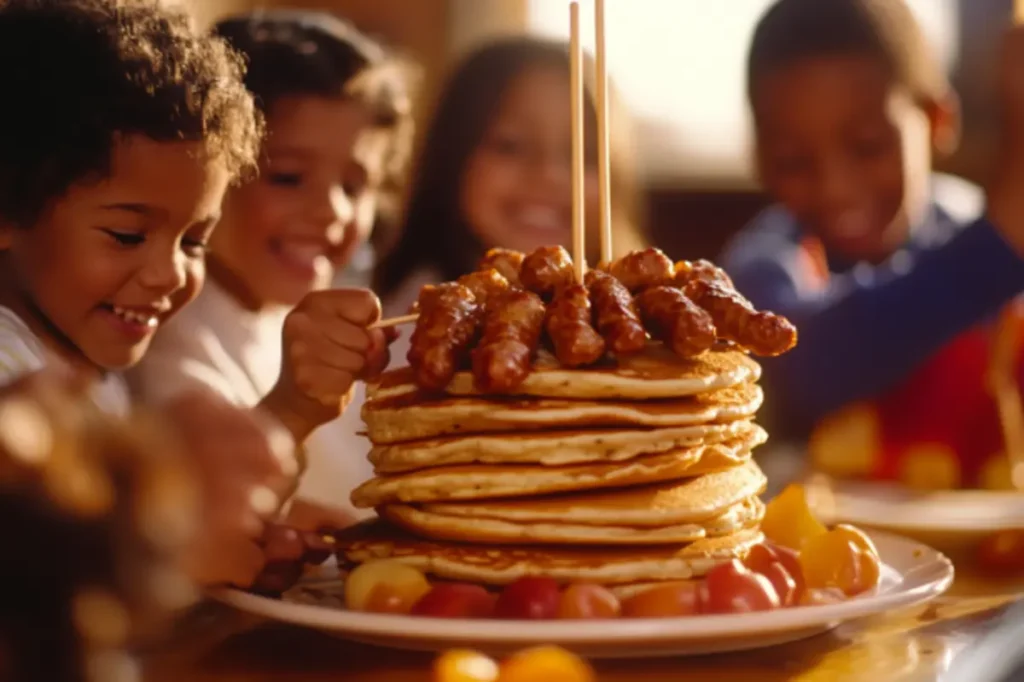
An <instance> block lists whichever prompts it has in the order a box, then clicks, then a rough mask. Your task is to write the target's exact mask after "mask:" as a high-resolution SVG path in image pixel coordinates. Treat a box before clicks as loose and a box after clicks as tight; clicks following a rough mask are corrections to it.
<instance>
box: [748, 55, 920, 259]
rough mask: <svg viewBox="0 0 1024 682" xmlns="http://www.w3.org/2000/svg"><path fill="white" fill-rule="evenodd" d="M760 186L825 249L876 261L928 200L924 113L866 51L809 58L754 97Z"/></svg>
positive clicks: (769, 79)
mask: <svg viewBox="0 0 1024 682" xmlns="http://www.w3.org/2000/svg"><path fill="white" fill-rule="evenodd" d="M753 99H754V111H755V119H756V126H757V146H758V150H757V151H758V166H759V171H760V175H761V179H762V181H763V183H764V185H765V188H766V189H767V190H768V192H769V193H770V194H771V195H772V197H773V198H774V199H776V200H777V201H779V202H781V203H782V204H784V205H785V206H786V207H787V208H788V209H789V210H790V211H791V212H792V213H793V214H794V215H795V216H796V218H797V219H798V220H799V221H800V223H801V225H802V226H803V228H804V229H806V230H808V231H810V232H812V233H814V234H816V235H817V236H818V237H820V238H821V239H822V241H823V242H825V244H826V246H827V247H828V248H829V249H830V250H834V251H835V252H837V253H839V254H841V255H843V256H845V257H847V258H850V259H853V260H866V261H870V262H878V261H880V260H883V259H885V258H886V257H888V256H889V255H890V254H892V253H893V251H895V250H897V249H898V248H899V247H900V246H901V245H902V244H903V243H904V241H905V240H906V238H907V236H908V233H909V230H910V226H911V225H913V224H914V222H915V221H917V220H919V219H920V218H921V216H922V213H923V211H924V209H925V207H926V204H927V188H928V178H929V173H930V170H931V129H930V123H929V117H928V116H927V115H926V114H925V112H924V111H923V110H922V108H920V107H919V106H916V105H915V104H914V103H913V102H912V101H911V99H910V97H909V95H907V94H906V93H904V92H901V91H900V90H899V89H898V88H897V87H896V86H895V85H894V83H893V81H892V78H891V76H890V75H889V73H888V72H887V71H886V69H885V68H884V67H883V65H882V64H881V63H880V62H879V61H878V60H875V59H872V58H870V57H867V56H857V55H848V56H835V57H821V58H814V59H808V60H806V61H804V62H800V63H797V64H794V65H792V66H790V67H786V68H784V69H781V70H779V71H778V72H777V73H773V74H769V75H767V76H765V77H764V79H763V81H762V82H761V83H760V84H758V85H757V87H756V89H755V91H754V95H753Z"/></svg>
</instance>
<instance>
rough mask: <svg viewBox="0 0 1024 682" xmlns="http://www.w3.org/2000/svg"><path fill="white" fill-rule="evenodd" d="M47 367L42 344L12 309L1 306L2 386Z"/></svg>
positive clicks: (0, 360)
mask: <svg viewBox="0 0 1024 682" xmlns="http://www.w3.org/2000/svg"><path fill="white" fill-rule="evenodd" d="M45 365H46V351H45V350H44V348H43V344H42V342H41V341H40V340H39V338H38V337H37V336H36V335H35V334H33V333H32V330H31V329H29V328H28V325H27V324H25V322H24V321H23V320H22V319H21V318H20V317H18V315H17V314H16V313H15V312H14V311H13V310H11V309H10V308H5V307H3V306H0V385H3V384H8V383H10V382H12V381H14V380H15V379H17V378H18V377H19V376H22V375H24V374H28V373H29V372H35V371H38V370H40V369H42V368H43V367H44V366H45Z"/></svg>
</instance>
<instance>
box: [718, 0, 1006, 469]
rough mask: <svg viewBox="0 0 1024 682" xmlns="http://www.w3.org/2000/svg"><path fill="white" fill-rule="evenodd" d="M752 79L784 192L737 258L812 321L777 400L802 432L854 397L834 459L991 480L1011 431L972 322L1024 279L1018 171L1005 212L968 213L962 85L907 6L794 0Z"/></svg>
mask: <svg viewBox="0 0 1024 682" xmlns="http://www.w3.org/2000/svg"><path fill="white" fill-rule="evenodd" d="M748 94H749V99H750V104H751V109H752V111H753V115H754V122H755V127H756V135H757V149H756V158H757V168H758V171H759V174H760V177H761V180H762V182H763V183H764V186H765V188H766V189H767V191H768V192H769V193H770V194H771V196H772V197H774V198H775V199H776V200H777V201H778V204H777V205H776V206H773V207H771V208H769V209H768V210H766V211H765V212H764V213H762V214H761V215H760V216H758V217H757V218H756V219H755V221H754V222H753V224H751V225H750V226H748V227H747V228H746V229H745V230H744V231H743V232H742V233H741V234H740V235H739V236H738V237H737V238H736V239H735V241H734V242H733V243H732V244H731V245H730V246H729V247H728V248H727V250H726V252H725V254H724V256H723V259H722V263H723V265H724V266H725V267H726V269H727V270H728V271H729V273H730V274H731V275H732V277H733V278H734V280H735V281H736V285H737V287H738V288H739V289H740V290H742V291H744V292H748V293H749V295H750V297H751V299H752V301H753V302H754V303H755V304H756V305H757V306H758V307H762V308H766V309H771V310H775V311H777V312H780V313H783V314H785V315H787V316H789V317H790V318H791V319H792V320H793V322H794V323H795V324H796V325H797V327H798V329H799V330H800V343H799V345H798V347H797V348H796V349H795V350H794V351H793V352H792V353H790V354H788V355H787V356H785V357H784V358H779V359H777V360H773V361H771V362H766V363H765V373H766V378H767V380H768V382H769V383H770V384H771V389H770V390H771V393H770V396H771V406H772V407H773V408H774V409H775V410H776V414H775V415H774V416H775V417H776V418H777V419H779V420H782V421H784V422H785V423H786V424H787V425H788V426H790V427H791V428H793V429H795V430H796V431H797V432H798V433H799V432H806V430H808V429H810V428H811V427H812V426H814V425H815V424H819V423H821V422H822V420H823V418H825V417H826V416H827V415H830V414H834V413H835V412H836V411H837V410H840V409H844V414H845V415H846V417H847V419H844V420H838V421H837V420H836V419H835V418H830V419H827V420H825V423H826V424H828V425H830V427H831V426H835V425H838V424H840V423H841V424H843V430H842V432H841V435H840V432H835V431H833V432H832V433H833V434H834V437H830V438H823V437H822V436H823V433H824V432H823V431H819V432H818V433H817V434H816V436H815V437H814V438H812V451H814V454H815V456H816V457H817V458H818V461H817V464H819V465H820V466H823V467H824V468H826V469H828V470H830V471H832V472H834V473H843V474H850V475H858V476H874V477H882V478H894V479H899V480H903V481H904V482H907V483H911V484H914V485H925V486H940V487H957V486H960V485H975V484H981V483H983V481H982V479H983V478H985V477H986V475H985V474H984V472H983V471H982V462H983V460H984V459H985V458H987V457H988V456H989V455H991V454H993V452H994V451H995V450H996V449H997V448H998V447H999V443H998V431H997V428H996V423H995V420H994V412H993V410H992V405H991V401H990V399H989V398H988V397H987V396H986V395H985V390H984V386H983V384H982V369H983V368H984V366H985V363H986V358H987V348H988V343H989V340H988V338H987V335H986V334H984V333H981V332H980V331H978V329H977V328H976V327H975V325H977V324H979V323H981V322H983V321H985V320H986V319H989V318H991V317H992V316H993V315H994V314H995V313H997V312H998V311H999V310H1000V309H1001V308H1002V307H1003V306H1004V305H1005V304H1007V303H1009V302H1010V301H1011V300H1012V299H1013V297H1014V296H1016V295H1017V294H1018V293H1019V292H1020V291H1021V290H1022V289H1024V262H1022V261H1021V258H1020V255H1019V254H1020V252H1019V251H1015V250H1014V249H1013V248H1011V246H1010V245H1009V244H1008V243H1007V242H1008V241H1010V242H1013V241H1014V240H1015V239H1017V237H1015V235H1016V234H1018V233H1019V230H1020V229H1021V227H1022V226H1021V225H1020V224H1019V223H1017V222H1015V221H1016V220H1017V218H1016V217H1015V216H1014V214H1013V211H1014V210H1015V209H1014V208H1011V209H1009V212H1007V210H1006V209H1005V208H1003V204H1005V203H1006V202H1007V201H1009V202H1010V204H1013V201H1014V200H1013V199H1012V198H1010V199H1008V190H1007V189H1006V188H1005V187H998V188H994V189H993V193H992V194H990V196H989V216H990V218H991V222H990V221H989V220H987V219H981V220H975V221H974V222H966V219H965V217H964V215H963V214H964V211H963V210H958V208H963V207H962V206H959V207H958V204H962V203H963V199H964V198H965V197H967V198H969V197H970V194H971V188H969V187H966V186H965V185H964V183H957V182H953V181H951V179H949V178H944V177H942V176H938V175H935V174H933V173H932V172H931V163H932V155H933V153H934V152H947V151H950V150H951V149H952V147H953V145H954V143H955V142H956V137H957V128H958V119H957V100H956V97H955V95H954V93H953V92H952V90H951V89H950V86H949V83H948V82H947V80H946V78H945V76H944V74H943V73H942V70H941V67H940V64H939V63H938V61H937V60H936V59H935V58H934V57H933V56H932V55H931V53H930V52H929V50H928V47H927V45H926V43H925V39H924V37H923V36H922V34H921V31H920V29H919V27H918V26H917V25H916V23H915V21H914V19H913V16H912V15H911V13H910V11H909V9H908V8H907V7H906V6H905V5H904V4H903V2H902V0H833V1H830V2H820V1H818V0H779V1H778V2H776V3H775V5H773V6H772V7H771V8H770V9H769V10H768V11H767V12H766V14H765V15H764V16H763V17H762V19H761V21H760V23H759V24H758V27H757V29H756V32H755V35H754V38H753V44H752V46H751V48H750V55H749V63H748ZM968 203H969V202H968ZM966 208H967V209H968V210H967V213H968V214H969V213H970V211H969V208H970V207H969V206H967V207H966ZM975 215H977V213H975ZM883 455H884V456H883ZM958 457H959V459H958ZM998 459H999V460H1000V461H1004V460H1005V457H999V458H998ZM993 461H994V460H993Z"/></svg>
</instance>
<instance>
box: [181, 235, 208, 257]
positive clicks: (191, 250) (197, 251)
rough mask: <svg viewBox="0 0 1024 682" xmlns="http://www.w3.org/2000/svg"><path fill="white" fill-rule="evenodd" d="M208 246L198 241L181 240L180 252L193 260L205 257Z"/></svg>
mask: <svg viewBox="0 0 1024 682" xmlns="http://www.w3.org/2000/svg"><path fill="white" fill-rule="evenodd" d="M208 249H209V245H208V244H207V243H206V242H205V241H203V240H200V239H182V240H181V250H182V251H184V252H185V253H186V254H187V255H189V256H191V257H193V258H199V257H201V256H205V255H206V252H207V250H208Z"/></svg>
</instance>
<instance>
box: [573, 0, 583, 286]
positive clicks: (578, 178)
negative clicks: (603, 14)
mask: <svg viewBox="0 0 1024 682" xmlns="http://www.w3.org/2000/svg"><path fill="white" fill-rule="evenodd" d="M569 84H570V87H569V90H570V111H571V112H572V260H573V265H575V267H576V280H577V281H578V282H580V283H582V282H583V276H584V275H585V274H586V270H587V254H586V235H585V228H584V224H583V221H584V219H585V217H586V216H585V214H584V200H585V196H584V193H583V189H584V188H583V170H584V158H583V153H584V146H583V132H584V130H583V46H582V45H581V44H580V4H579V2H576V1H575V0H574V1H573V2H572V3H570V4H569Z"/></svg>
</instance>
